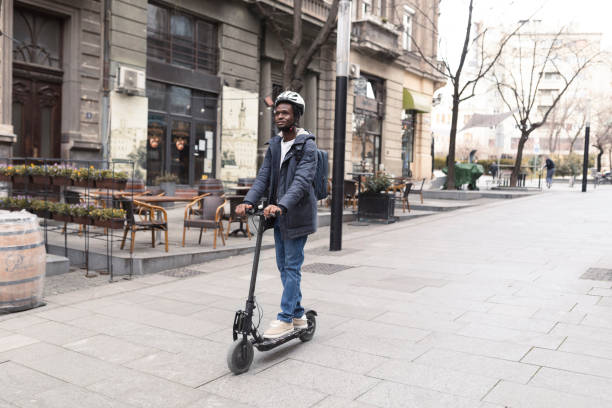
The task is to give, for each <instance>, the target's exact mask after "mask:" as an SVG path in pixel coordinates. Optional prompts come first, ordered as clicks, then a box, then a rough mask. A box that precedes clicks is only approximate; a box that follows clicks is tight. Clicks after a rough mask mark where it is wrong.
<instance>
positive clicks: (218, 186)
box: [198, 179, 225, 195]
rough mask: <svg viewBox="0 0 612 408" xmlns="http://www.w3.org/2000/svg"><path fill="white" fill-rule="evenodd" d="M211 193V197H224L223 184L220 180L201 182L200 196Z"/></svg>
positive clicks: (199, 186)
mask: <svg viewBox="0 0 612 408" xmlns="http://www.w3.org/2000/svg"><path fill="white" fill-rule="evenodd" d="M204 193H210V194H211V195H223V194H225V191H223V183H222V182H221V180H219V179H206V180H200V184H199V185H198V195H200V194H204Z"/></svg>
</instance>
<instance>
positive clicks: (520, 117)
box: [493, 29, 598, 186]
mask: <svg viewBox="0 0 612 408" xmlns="http://www.w3.org/2000/svg"><path fill="white" fill-rule="evenodd" d="M562 33H563V29H561V30H560V31H559V32H558V33H556V34H555V35H553V36H552V37H546V36H543V35H537V34H527V35H526V36H524V35H521V34H519V35H518V36H517V38H518V41H519V42H518V44H517V46H516V47H515V48H514V49H512V51H513V52H512V53H511V55H509V56H508V62H504V61H501V62H500V64H499V67H500V70H499V71H500V72H494V73H493V77H494V79H495V83H496V85H497V90H498V91H499V95H500V96H501V99H502V100H503V102H504V104H505V105H506V106H507V107H508V109H509V110H510V111H511V112H512V117H513V118H514V121H515V122H516V125H517V127H518V129H519V131H520V132H521V137H520V139H519V142H518V147H517V152H516V160H515V163H514V168H513V169H512V175H511V178H510V185H511V186H516V184H517V180H518V176H519V172H520V169H521V162H522V160H523V148H524V147H525V143H527V140H528V139H529V136H530V135H531V133H532V132H533V131H534V130H536V129H538V128H540V127H541V126H542V125H544V124H545V123H546V121H547V120H548V118H549V116H550V114H551V112H552V111H553V109H554V108H555V107H556V106H557V104H558V103H559V101H560V100H561V98H562V97H563V95H564V94H565V92H566V91H567V90H568V88H569V87H570V86H571V85H572V83H573V82H574V81H575V80H576V78H578V76H579V75H580V73H581V72H582V71H584V70H585V69H586V67H587V66H589V64H590V63H591V62H592V61H593V59H594V58H595V57H596V56H597V55H598V54H597V53H593V54H592V55H591V56H587V57H585V56H584V55H583V51H585V50H584V49H577V48H578V47H576V45H577V44H573V45H572V44H567V43H566V42H562V41H560V40H559V37H560V36H561V34H562ZM524 40H525V41H524ZM527 43H529V44H527ZM528 45H530V46H528ZM563 61H566V63H563ZM547 75H550V76H551V77H553V78H554V79H555V80H560V81H561V83H562V86H561V88H560V89H559V90H558V92H557V93H556V95H554V94H553V95H551V98H550V100H548V101H547V102H546V104H540V105H536V103H537V102H541V101H540V93H539V90H540V87H541V85H542V80H543V79H544V78H545V76H547Z"/></svg>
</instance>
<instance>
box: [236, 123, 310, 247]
mask: <svg viewBox="0 0 612 408" xmlns="http://www.w3.org/2000/svg"><path fill="white" fill-rule="evenodd" d="M281 140H282V137H281V136H280V135H277V136H274V137H273V138H272V139H270V141H269V142H268V145H269V146H268V151H267V152H266V156H265V158H264V162H263V164H262V166H261V168H260V169H259V172H258V173H257V178H256V179H255V182H254V183H253V187H251V189H250V190H249V192H248V194H247V196H246V198H245V200H244V201H245V202H246V203H249V204H255V203H257V202H258V201H259V199H260V198H261V197H263V196H264V194H265V193H266V191H267V193H268V195H267V198H268V203H270V204H276V205H278V206H280V207H283V208H284V209H285V210H286V211H283V212H284V214H283V215H281V218H280V220H279V222H280V229H281V234H282V236H283V239H294V238H299V237H302V236H304V235H308V234H312V233H313V232H315V231H316V230H317V200H316V197H315V193H314V186H313V180H314V176H315V173H316V169H317V145H316V143H315V137H314V135H312V134H310V133H308V132H306V131H305V130H304V129H298V135H297V136H296V138H295V142H293V145H292V146H291V149H289V152H287V154H286V155H285V159H284V160H283V163H282V166H281V164H280V155H281Z"/></svg>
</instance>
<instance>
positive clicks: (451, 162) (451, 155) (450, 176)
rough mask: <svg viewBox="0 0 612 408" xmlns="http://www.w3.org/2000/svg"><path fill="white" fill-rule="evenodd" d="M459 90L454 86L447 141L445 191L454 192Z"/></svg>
mask: <svg viewBox="0 0 612 408" xmlns="http://www.w3.org/2000/svg"><path fill="white" fill-rule="evenodd" d="M458 93H459V89H458V88H457V86H455V92H454V96H453V115H452V119H451V129H450V135H449V140H448V163H446V165H447V166H448V167H447V168H448V171H447V172H446V176H447V177H446V189H447V190H454V189H455V188H456V186H455V141H456V139H457V120H458V119H459V96H458V95H457V94H458Z"/></svg>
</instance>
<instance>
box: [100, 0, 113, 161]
mask: <svg viewBox="0 0 612 408" xmlns="http://www.w3.org/2000/svg"><path fill="white" fill-rule="evenodd" d="M110 19H111V0H104V38H103V50H104V54H103V55H104V65H103V66H102V115H101V116H102V118H101V119H102V123H101V129H100V131H101V133H102V159H103V160H104V161H105V162H106V161H107V160H108V159H109V155H110V153H109V151H110ZM103 166H106V163H103Z"/></svg>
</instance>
